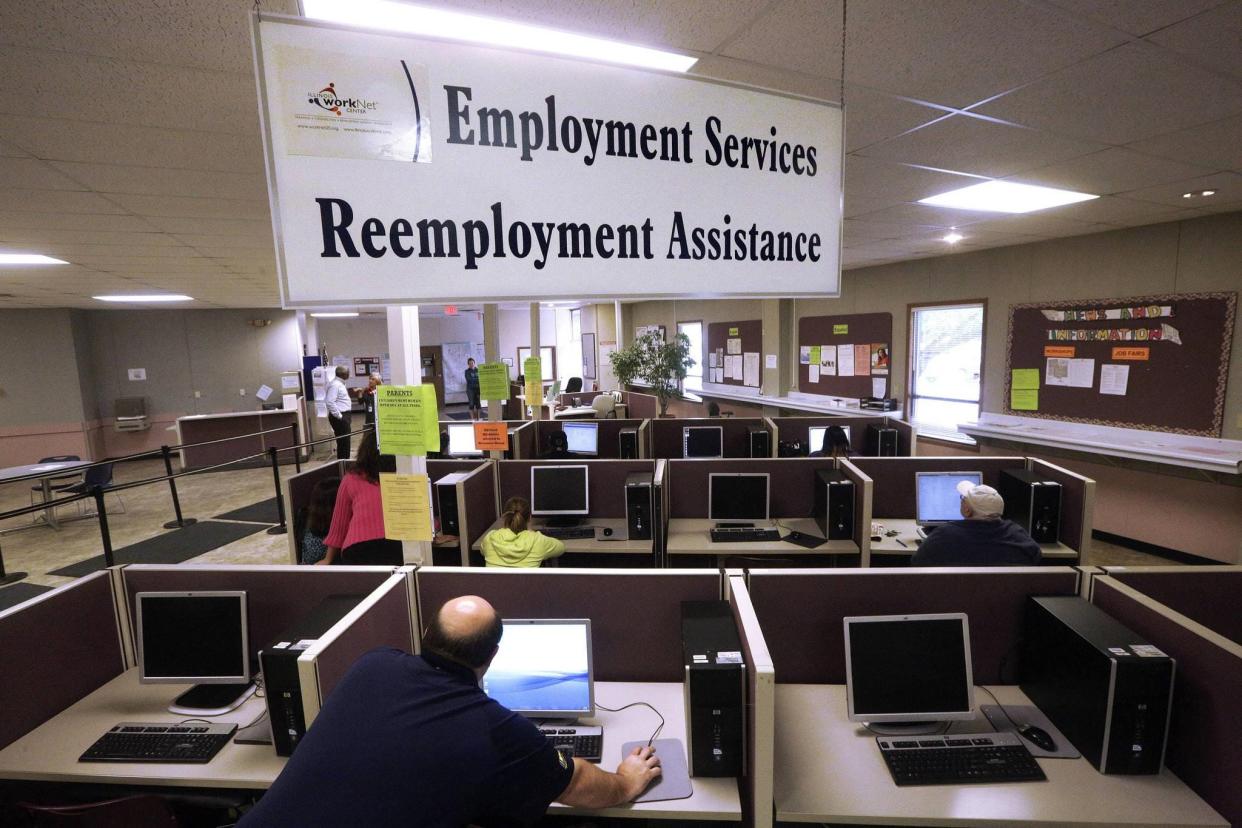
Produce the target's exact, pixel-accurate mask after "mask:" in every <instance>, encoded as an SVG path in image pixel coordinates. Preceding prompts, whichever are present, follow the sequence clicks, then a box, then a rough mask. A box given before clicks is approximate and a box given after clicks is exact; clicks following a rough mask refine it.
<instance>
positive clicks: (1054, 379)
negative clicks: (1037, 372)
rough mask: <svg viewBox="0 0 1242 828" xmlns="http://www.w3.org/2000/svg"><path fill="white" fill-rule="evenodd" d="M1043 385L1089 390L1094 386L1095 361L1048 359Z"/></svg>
mask: <svg viewBox="0 0 1242 828" xmlns="http://www.w3.org/2000/svg"><path fill="white" fill-rule="evenodd" d="M1044 384H1045V385H1059V386H1062V387H1066V388H1090V387H1091V386H1092V385H1094V384H1095V360H1094V359H1050V360H1048V364H1047V368H1046V370H1045V371H1044Z"/></svg>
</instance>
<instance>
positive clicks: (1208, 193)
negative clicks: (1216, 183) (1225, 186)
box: [1199, 190, 1216, 196]
mask: <svg viewBox="0 0 1242 828" xmlns="http://www.w3.org/2000/svg"><path fill="white" fill-rule="evenodd" d="M1199 195H1201V196H1210V195H1216V191H1215V190H1204V191H1203V192H1201V193H1199Z"/></svg>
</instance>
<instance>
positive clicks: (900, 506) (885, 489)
mask: <svg viewBox="0 0 1242 828" xmlns="http://www.w3.org/2000/svg"><path fill="white" fill-rule="evenodd" d="M850 462H851V463H853V464H854V465H855V466H857V467H858V468H859V469H861V470H862V471H863V473H864V474H866V475H867V476H868V477H870V478H871V479H872V480H873V481H874V482H875V499H874V500H873V501H872V510H871V511H872V517H873V518H874V519H876V520H881V519H883V518H910V519H913V518H914V506H915V497H914V475H915V473H916V472H953V471H977V472H982V473H983V482H984V483H985V484H986V485H988V486H993V487H995V486H997V485H998V484H999V483H1000V473H1001V471H1002V470H1003V469H1025V468H1026V465H1027V464H1026V458H1025V457H854V458H851V459H850Z"/></svg>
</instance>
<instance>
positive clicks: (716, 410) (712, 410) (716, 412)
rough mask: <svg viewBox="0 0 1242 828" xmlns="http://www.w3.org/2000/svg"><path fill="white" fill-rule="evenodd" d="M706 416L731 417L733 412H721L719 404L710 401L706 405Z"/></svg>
mask: <svg viewBox="0 0 1242 828" xmlns="http://www.w3.org/2000/svg"><path fill="white" fill-rule="evenodd" d="M707 416H709V417H732V416H733V412H732V411H721V410H720V403H718V402H716V401H715V400H712V401H710V402H709V403H708V404H707Z"/></svg>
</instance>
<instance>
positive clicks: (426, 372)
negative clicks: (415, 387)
mask: <svg viewBox="0 0 1242 828" xmlns="http://www.w3.org/2000/svg"><path fill="white" fill-rule="evenodd" d="M420 356H421V358H422V381H423V382H425V383H426V382H429V383H431V384H432V385H434V386H435V387H436V399H437V400H439V402H440V407H441V408H443V407H444V353H443V351H442V350H441V348H440V346H439V345H423V346H422V347H421V348H420Z"/></svg>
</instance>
